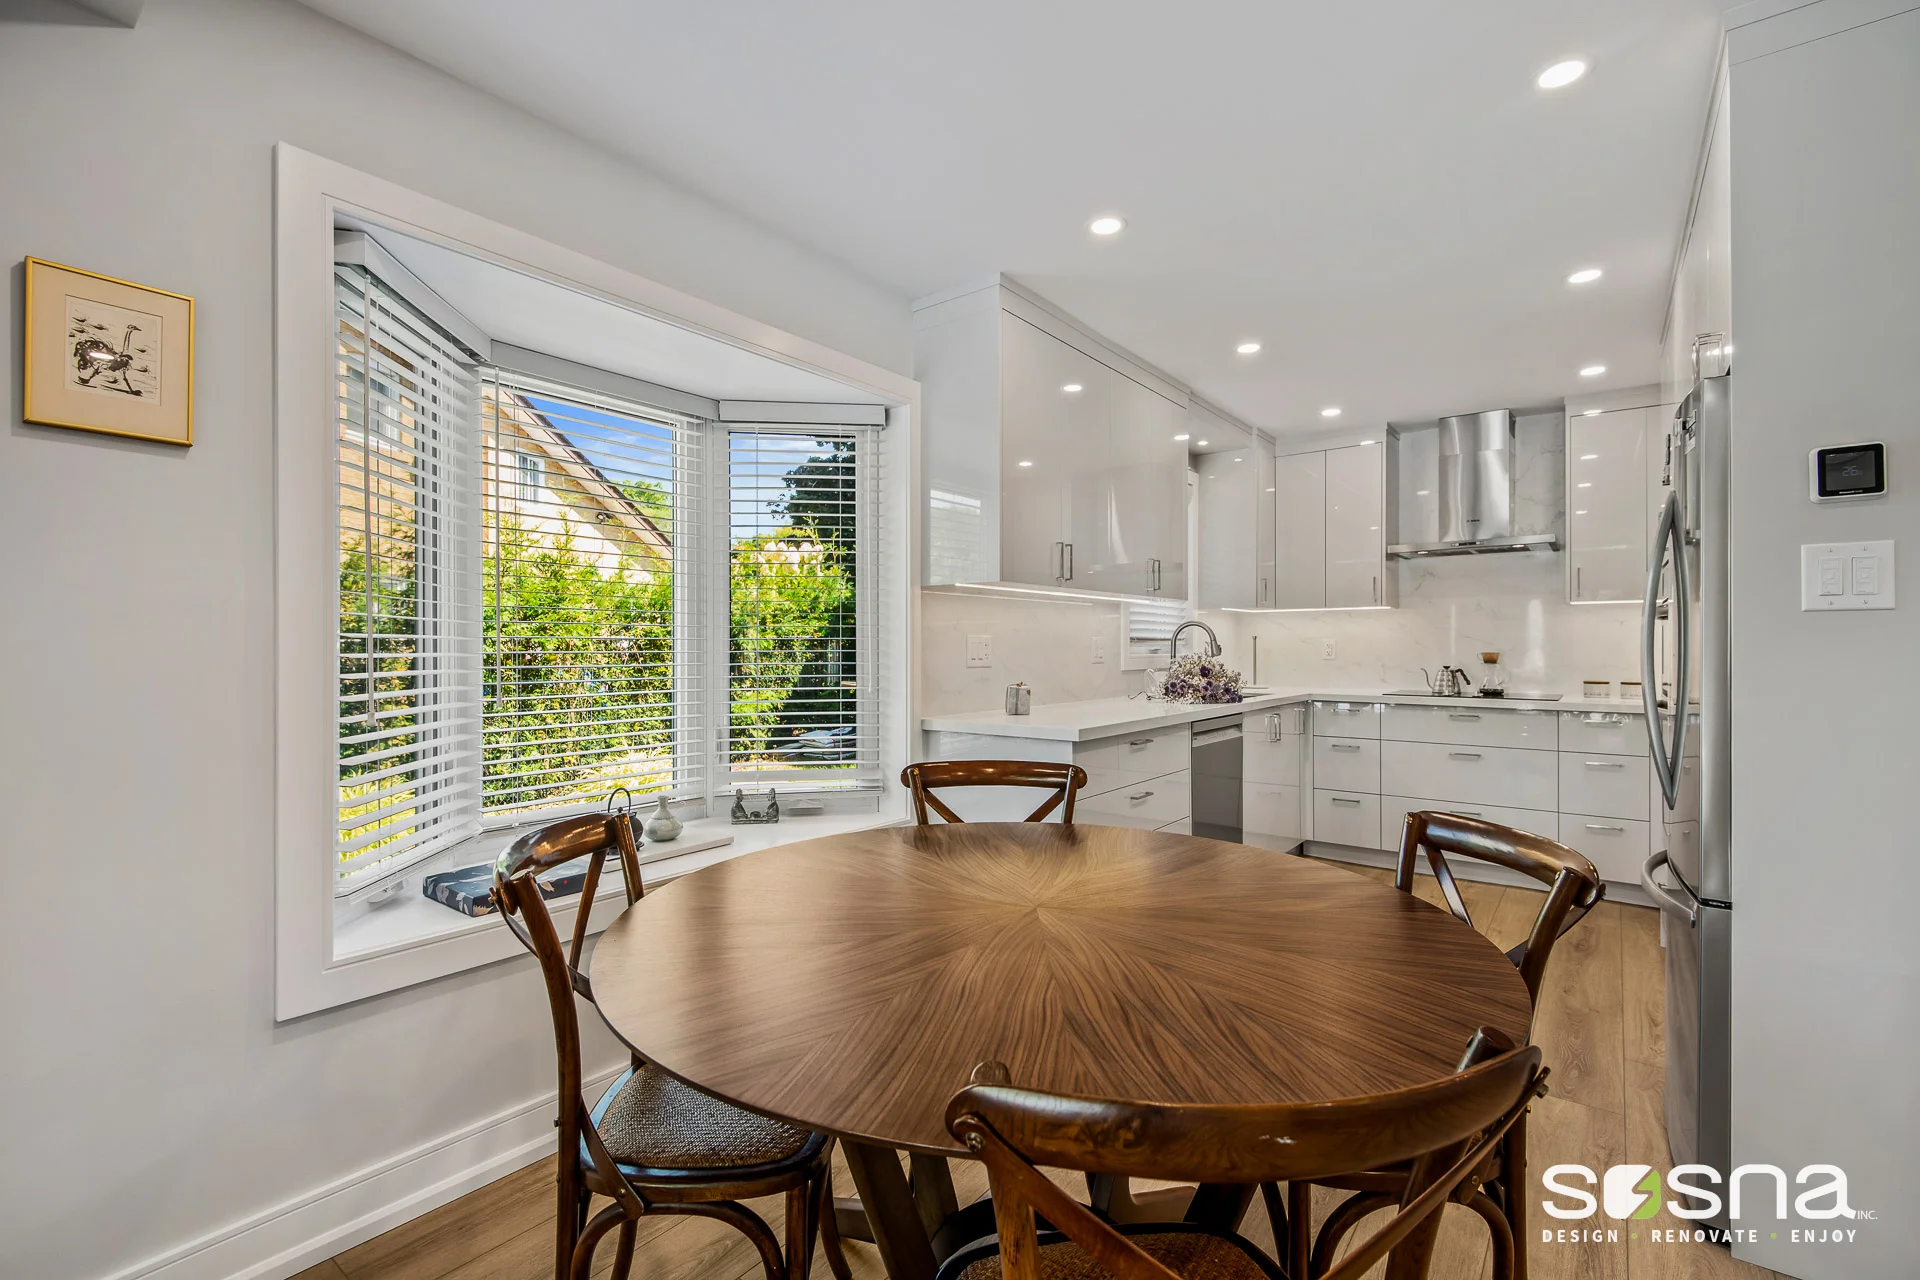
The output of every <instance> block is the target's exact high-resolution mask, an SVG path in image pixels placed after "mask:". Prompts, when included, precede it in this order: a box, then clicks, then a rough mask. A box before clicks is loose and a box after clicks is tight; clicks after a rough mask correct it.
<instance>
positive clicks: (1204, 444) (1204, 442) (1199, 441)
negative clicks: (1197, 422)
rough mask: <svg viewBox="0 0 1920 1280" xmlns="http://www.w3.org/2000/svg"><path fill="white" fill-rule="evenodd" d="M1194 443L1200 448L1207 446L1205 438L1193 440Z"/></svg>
mask: <svg viewBox="0 0 1920 1280" xmlns="http://www.w3.org/2000/svg"><path fill="white" fill-rule="evenodd" d="M1195 443H1196V444H1198V445H1199V446H1200V447H1201V448H1202V449H1204V448H1206V447H1207V442H1206V441H1205V440H1198V441H1195Z"/></svg>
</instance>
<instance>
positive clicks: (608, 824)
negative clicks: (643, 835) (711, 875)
mask: <svg viewBox="0 0 1920 1280" xmlns="http://www.w3.org/2000/svg"><path fill="white" fill-rule="evenodd" d="M608 854H613V855H614V856H615V857H617V858H618V859H619V860H620V875H621V879H622V880H623V881H624V883H625V886H626V890H627V905H628V906H632V905H633V904H634V903H635V902H638V901H639V900H640V898H641V896H642V895H643V894H644V893H645V892H646V889H645V887H644V886H643V885H642V884H641V881H640V852H639V849H638V848H637V847H636V846H635V844H634V840H633V826H632V823H631V822H630V820H629V818H628V816H627V815H626V814H625V813H611V814H602V813H594V814H587V815H585V816H582V817H578V818H568V819H565V820H564V821H561V822H556V823H554V824H553V825H551V826H547V827H542V828H540V829H539V830H538V831H532V832H529V833H528V834H526V835H524V836H521V837H520V838H519V839H518V840H515V841H514V842H513V843H512V844H511V845H509V846H508V847H507V850H506V852H504V853H502V854H501V855H500V857H499V859H498V860H497V861H496V862H495V863H494V864H493V900H494V904H495V905H496V906H498V907H499V908H500V914H501V915H502V916H503V917H504V918H505V920H506V922H507V927H508V928H510V929H512V930H513V932H514V936H516V937H518V938H519V939H520V941H521V943H522V944H523V945H524V946H525V947H526V948H527V950H529V951H531V952H533V954H534V957H535V958H536V959H537V960H539V961H540V972H541V974H542V975H543V976H544V977H545V978H546V981H547V1003H548V1004H549V1005H550V1006H552V1011H553V1038H554V1047H555V1049H556V1051H557V1053H558V1056H559V1065H560V1151H561V1153H562V1155H563V1157H564V1156H565V1154H566V1153H568V1152H571V1151H577V1150H578V1149H579V1145H578V1144H579V1143H580V1142H582V1141H584V1142H586V1144H587V1146H588V1149H589V1150H590V1151H591V1152H592V1153H593V1158H594V1160H595V1161H596V1162H597V1163H598V1165H599V1167H600V1168H602V1169H611V1168H613V1167H614V1160H613V1157H612V1156H611V1155H609V1154H608V1152H607V1150H606V1146H605V1144H604V1143H602V1142H601V1140H600V1135H599V1134H598V1133H597V1132H596V1131H595V1130H594V1128H593V1126H592V1124H591V1123H589V1121H588V1116H589V1114H590V1110H589V1107H588V1104H587V1100H586V1098H585V1096H584V1095H583V1094H582V1092H581V1080H580V1070H581V1068H580V1020H579V1017H578V1013H577V1010H576V1009H575V1008H574V1003H573V1000H574V996H575V995H576V994H578V995H581V996H584V997H586V999H587V1001H588V1002H589V1003H591V1002H592V1000H593V987H592V984H591V983H589V982H588V981H587V975H586V974H585V973H584V972H582V971H581V968H580V955H581V952H582V950H583V949H584V947H585V945H586V940H587V933H588V928H587V926H588V917H589V916H590V914H591V913H592V911H593V900H594V897H595V895H596V894H597V893H598V892H599V889H600V873H601V868H602V867H603V866H605V864H606V860H607V855H608ZM582 857H585V858H589V859H591V860H590V861H589V862H588V863H587V878H586V883H585V884H584V885H583V886H582V887H581V890H580V909H579V911H578V913H577V914H576V915H575V917H574V922H573V937H572V939H571V940H570V942H569V943H568V945H566V946H564V947H563V946H562V945H561V942H560V934H559V931H558V930H556V929H555V928H554V923H553V913H552V912H550V911H548V910H547V900H546V899H545V898H544V897H542V896H541V895H540V886H539V884H538V882H537V881H538V877H539V876H540V875H541V874H542V873H544V872H547V871H550V870H552V869H553V868H555V867H557V866H560V865H562V864H563V863H568V862H572V861H573V860H575V859H576V858H582ZM635 1065H636V1066H637V1065H638V1062H637V1060H636V1063H635Z"/></svg>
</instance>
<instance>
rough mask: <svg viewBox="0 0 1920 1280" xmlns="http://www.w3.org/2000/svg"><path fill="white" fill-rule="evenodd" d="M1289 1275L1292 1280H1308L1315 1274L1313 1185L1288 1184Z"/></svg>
mask: <svg viewBox="0 0 1920 1280" xmlns="http://www.w3.org/2000/svg"><path fill="white" fill-rule="evenodd" d="M1287 1219H1288V1222H1289V1224H1290V1226H1291V1230H1290V1231H1289V1232H1288V1233H1287V1275H1288V1276H1289V1277H1291V1280H1308V1277H1309V1276H1311V1275H1312V1274H1313V1269H1312V1251H1313V1184H1312V1183H1311V1182H1289V1183H1288V1184H1287Z"/></svg>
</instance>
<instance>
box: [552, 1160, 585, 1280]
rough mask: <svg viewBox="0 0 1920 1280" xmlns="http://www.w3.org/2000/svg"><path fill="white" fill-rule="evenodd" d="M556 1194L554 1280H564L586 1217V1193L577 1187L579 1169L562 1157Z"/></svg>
mask: <svg viewBox="0 0 1920 1280" xmlns="http://www.w3.org/2000/svg"><path fill="white" fill-rule="evenodd" d="M554 1182H555V1187H556V1190H557V1192H558V1194H559V1203H558V1204H556V1205H555V1206H554V1212H553V1221H554V1235H555V1240H554V1259H553V1276H554V1280H567V1275H568V1273H569V1272H571V1271H572V1270H573V1249H574V1246H575V1245H577V1244H579V1243H580V1231H581V1228H582V1225H583V1222H584V1219H585V1217H586V1214H585V1213H584V1210H585V1208H586V1206H587V1195H586V1192H585V1190H584V1189H583V1188H582V1187H581V1186H580V1173H579V1170H578V1169H574V1168H569V1167H568V1166H567V1163H566V1162H565V1161H564V1160H563V1161H561V1164H560V1174H559V1176H558V1177H557V1178H556V1179H555V1180H554Z"/></svg>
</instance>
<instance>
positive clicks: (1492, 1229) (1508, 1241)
mask: <svg viewBox="0 0 1920 1280" xmlns="http://www.w3.org/2000/svg"><path fill="white" fill-rule="evenodd" d="M1467 1206H1468V1207H1469V1208H1471V1209H1472V1210H1473V1211H1474V1212H1475V1213H1477V1214H1479V1215H1480V1216H1481V1217H1482V1218H1484V1219H1485V1220H1486V1223H1487V1234H1489V1235H1491V1236H1492V1237H1493V1280H1513V1257H1514V1240H1513V1228H1512V1227H1511V1226H1509V1225H1508V1223H1507V1215H1506V1213H1505V1212H1504V1211H1503V1210H1502V1209H1501V1208H1500V1206H1499V1205H1497V1204H1495V1203H1494V1202H1493V1200H1492V1198H1491V1197H1489V1196H1488V1195H1487V1194H1486V1193H1485V1192H1484V1191H1476V1192H1475V1193H1474V1195H1473V1198H1472V1199H1471V1200H1468V1201H1467Z"/></svg>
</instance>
